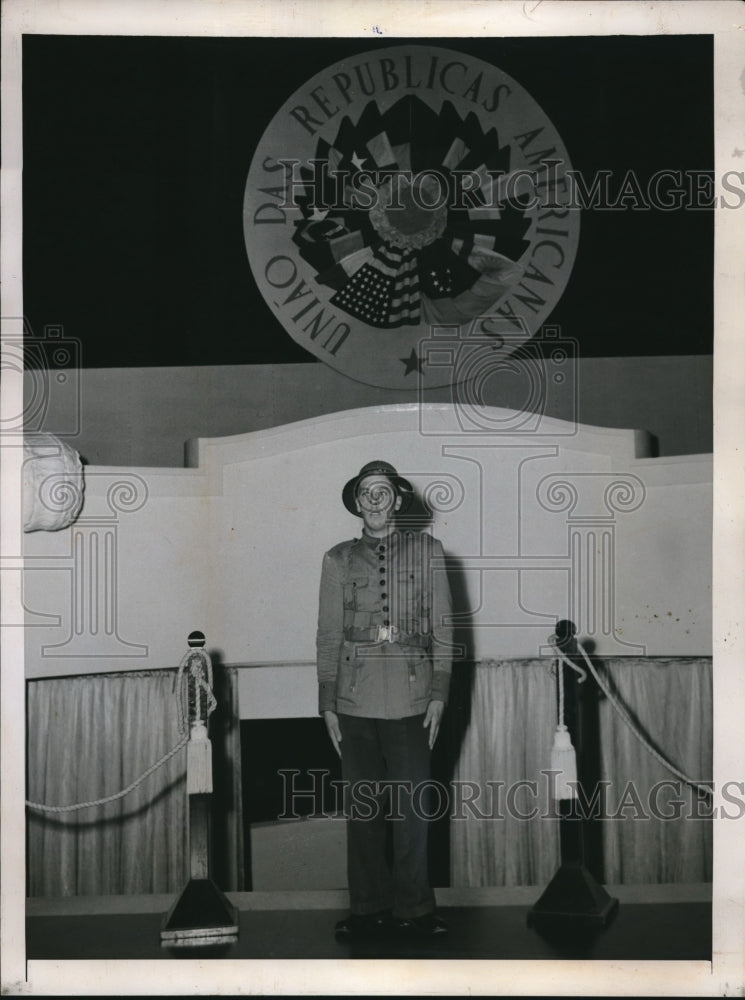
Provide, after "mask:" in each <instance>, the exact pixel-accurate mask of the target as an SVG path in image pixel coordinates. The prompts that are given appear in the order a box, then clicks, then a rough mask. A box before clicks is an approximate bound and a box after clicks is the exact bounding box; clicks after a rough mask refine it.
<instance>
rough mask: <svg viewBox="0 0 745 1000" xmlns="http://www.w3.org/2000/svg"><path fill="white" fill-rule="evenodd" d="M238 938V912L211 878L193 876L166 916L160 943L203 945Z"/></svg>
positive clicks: (171, 945)
mask: <svg viewBox="0 0 745 1000" xmlns="http://www.w3.org/2000/svg"><path fill="white" fill-rule="evenodd" d="M237 940H238V912H237V910H236V908H235V907H234V906H233V904H232V903H231V902H230V901H229V900H228V898H227V896H226V895H225V893H224V892H223V891H222V890H221V889H219V888H218V887H217V886H216V885H215V883H214V882H213V881H212V879H209V878H192V879H189V881H188V882H187V883H186V886H185V888H184V889H183V891H182V893H181V895H180V896H179V897H178V899H177V900H176V902H175V903H174V904H173V906H172V907H171V909H170V910H169V911H168V913H167V914H166V916H165V918H164V920H163V926H162V928H161V932H160V943H161V944H163V945H168V946H169V947H185V948H188V947H192V948H194V947H204V946H205V945H217V944H230V943H232V942H234V941H237Z"/></svg>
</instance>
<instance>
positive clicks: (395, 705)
mask: <svg viewBox="0 0 745 1000" xmlns="http://www.w3.org/2000/svg"><path fill="white" fill-rule="evenodd" d="M451 613H452V605H451V597H450V587H449V585H448V579H447V571H446V569H445V562H444V553H443V549H442V544H441V543H440V542H439V541H438V540H437V539H436V538H433V537H432V536H431V535H429V534H426V533H424V532H413V531H393V532H391V533H390V534H389V535H387V536H386V537H385V538H382V539H379V538H372V537H371V536H369V535H366V534H365V533H363V535H362V538H358V539H354V540H353V541H348V542H342V543H341V544H339V545H336V546H334V548H333V549H330V550H329V551H328V552H327V553H326V554H325V555H324V557H323V568H322V572H321V586H320V596H319V612H318V633H317V640H316V646H317V669H318V684H319V711H320V712H324V711H326V710H331V711H334V712H340V713H344V714H347V715H359V716H366V717H368V718H382V719H398V718H405V717H406V716H410V715H418V714H420V713H422V712H425V711H426V709H427V705H428V704H429V702H430V701H431V700H432V699H439V700H441V701H443V702H446V701H447V697H448V691H449V686H450V673H451V664H452V626H451V624H450V615H451Z"/></svg>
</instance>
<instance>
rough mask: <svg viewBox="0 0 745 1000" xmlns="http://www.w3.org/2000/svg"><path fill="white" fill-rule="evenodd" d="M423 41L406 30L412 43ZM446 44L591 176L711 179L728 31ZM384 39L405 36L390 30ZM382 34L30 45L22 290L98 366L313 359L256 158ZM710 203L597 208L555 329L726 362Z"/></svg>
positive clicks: (592, 342)
mask: <svg viewBox="0 0 745 1000" xmlns="http://www.w3.org/2000/svg"><path fill="white" fill-rule="evenodd" d="M403 41H406V40H398V43H401V42H403ZM416 41H417V42H419V43H425V42H427V41H432V43H433V44H440V45H444V46H447V47H451V48H454V49H460V50H462V51H466V52H469V53H471V54H472V55H474V56H477V57H480V58H482V59H486V60H488V61H491V62H492V63H494V64H495V65H497V66H498V67H499V68H500V69H502V70H504V71H505V72H507V73H508V74H509V75H510V76H512V77H514V78H515V80H516V81H517V82H518V83H519V84H520V85H521V86H523V87H524V88H525V89H526V90H527V91H528V92H529V93H530V94H531V95H532V96H533V98H534V99H535V100H536V101H537V102H538V103H539V104H540V106H541V107H542V108H543V109H544V110H545V112H546V113H547V115H548V116H549V118H550V119H551V121H552V122H553V123H554V125H555V126H556V127H557V129H558V131H559V134H560V135H561V137H562V139H563V140H564V142H565V143H566V146H567V149H568V151H569V155H570V157H571V160H572V164H573V167H574V168H575V169H576V170H578V171H581V172H582V174H583V175H584V176H585V177H586V178H592V177H593V176H594V175H595V173H596V172H598V171H600V170H612V171H613V175H614V178H615V179H616V183H619V182H620V179H621V178H622V177H623V175H624V174H625V172H626V171H627V170H632V169H633V170H634V171H636V173H637V175H638V176H639V178H640V179H641V181H642V183H644V182H645V180H646V178H648V177H649V176H651V175H652V174H653V173H654V172H655V171H657V170H660V169H670V170H684V171H693V170H712V169H713V48H712V39H711V37H710V36H674V37H664V36H660V37H655V36H649V37H645V36H640V37H627V36H619V37H584V38H546V39H541V38H531V39H522V38H509V39H501V38H495V39H488V40H482V39H479V40H475V39H453V38H444V39H439V40H438V39H433V40H426V39H416ZM379 44H380V45H383V46H384V47H388V46H390V45H395V44H397V41H396V40H394V39H389V38H384V39H382V40H380V43H379ZM374 49H375V43H374V41H373V40H372V39H359V38H354V39H313V40H308V39H267V38H262V39H255V38H245V39H234V38H231V39H224V38H217V39H205V38H165V37H159V38H150V37H116V36H115V37H97V36H86V37H76V36H56V37H47V36H25V37H24V42H23V101H24V115H23V122H24V178H23V190H24V259H23V264H24V295H25V314H26V317H27V320H28V322H29V324H30V327H31V329H32V330H33V331H34V333H35V334H36V335H37V336H38V335H40V334H41V332H42V331H43V328H44V327H45V326H46V325H48V324H60V325H62V326H64V331H65V334H66V336H68V337H72V338H78V339H79V340H80V341H81V342H82V357H81V361H82V365H83V367H108V366H140V365H202V364H262V363H282V362H298V361H307V362H314V361H315V359H314V358H313V356H312V355H310V354H308V353H307V352H306V351H305V350H303V349H302V348H300V347H299V346H297V345H296V344H295V343H294V341H293V340H292V339H291V338H290V337H289V335H288V334H286V333H285V331H284V330H283V329H282V327H281V326H280V325H279V324H278V322H277V321H276V319H275V318H274V316H273V315H272V314H271V312H270V311H269V310H268V308H267V307H266V306H265V304H264V301H263V299H262V297H261V295H260V294H259V292H258V290H257V289H256V286H255V284H254V281H253V277H252V274H251V270H250V267H249V264H248V260H247V256H246V251H245V247H244V242H243V228H242V202H243V193H244V187H245V182H246V176H247V172H248V168H249V164H250V161H251V156H252V152H253V150H254V148H255V146H256V143H257V141H258V140H259V138H260V136H261V134H262V133H263V131H264V129H265V128H266V126H267V124H268V123H269V122H270V120H271V118H272V117H273V115H274V113H275V112H276V110H277V109H278V108H279V107H280V106H281V105H282V104H283V102H284V101H285V100H286V99H287V98H288V97H289V96H290V95H291V94H292V93H293V92H294V91H295V90H296V89H297V88H298V87H299V86H301V85H302V84H303V83H304V82H305V81H307V79H308V78H309V77H310V76H312V75H313V74H315V73H316V72H318V71H320V70H322V69H323V68H325V67H326V66H328V65H329V64H331V63H333V62H335V61H337V60H339V59H341V58H343V57H345V56H350V55H355V54H358V53H361V52H369V51H374ZM712 279H713V213H712V212H711V211H707V210H699V211H692V210H686V209H681V210H678V211H668V212H663V211H659V210H652V211H646V212H640V211H622V212H617V211H616V212H603V211H595V210H589V211H585V212H584V213H583V217H582V224H581V232H580V244H579V252H578V256H577V260H576V264H575V268H574V271H573V273H572V276H571V279H570V282H569V285H568V287H567V289H566V291H565V294H564V296H563V297H562V299H561V300H560V302H559V304H558V305H557V307H556V308H555V310H554V312H553V314H552V316H551V322H552V323H554V324H555V323H558V324H561V326H562V328H563V333H564V335H566V336H570V337H573V338H576V339H577V340H578V341H579V351H580V354H581V355H583V356H586V357H600V356H605V357H613V356H648V355H676V354H709V353H711V350H712V300H713V292H712Z"/></svg>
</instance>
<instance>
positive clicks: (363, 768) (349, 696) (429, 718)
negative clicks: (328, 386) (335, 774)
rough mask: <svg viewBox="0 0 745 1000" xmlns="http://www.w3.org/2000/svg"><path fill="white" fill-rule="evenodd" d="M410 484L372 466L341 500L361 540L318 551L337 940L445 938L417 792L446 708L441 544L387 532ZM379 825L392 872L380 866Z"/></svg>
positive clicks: (386, 467)
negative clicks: (336, 792) (342, 880)
mask: <svg viewBox="0 0 745 1000" xmlns="http://www.w3.org/2000/svg"><path fill="white" fill-rule="evenodd" d="M412 497H413V489H412V486H411V484H410V483H409V482H408V481H407V480H406V479H404V478H403V477H402V476H399V475H398V473H397V472H396V469H395V468H394V467H393V466H392V465H390V464H389V463H388V462H383V461H375V462H370V463H368V464H367V465H365V466H363V468H362V469H360V472H359V474H358V475H357V476H355V477H354V478H353V479H350V481H349V482H348V483H347V484H346V486H345V487H344V489H343V491H342V501H343V503H344V506H345V507H346V508H347V510H349V511H350V512H351V513H352V514H355V515H356V516H357V517H360V518H361V519H362V522H363V530H362V537H361V538H357V539H354V540H353V541H348V542H342V543H341V544H339V545H336V546H335V547H334V548H332V549H331V550H330V551H328V552H327V553H326V554H325V556H324V559H323V569H322V574H321V586H320V599H319V615H318V634H317V654H318V658H317V666H318V682H319V711H320V712H321V714H322V715H323V717H324V720H325V722H326V727H327V730H328V733H329V736H330V738H331V741H332V743H333V745H334V748H335V750H336V752H337V753H338V754H339V756H340V757H341V763H342V778H343V781H344V787H345V814H346V816H347V821H348V822H347V872H348V882H349V893H350V904H351V906H350V909H351V913H350V915H349V916H348V917H347V918H346V919H345V920H342V921H340V923H339V924H337V927H336V935H337V937H338V938H341V939H343V938H348V937H356V936H371V935H377V934H381V933H388V932H390V931H396V932H399V933H402V934H417V935H426V936H430V935H439V934H443V933H446V932H447V927H446V925H445V923H444V921H443V920H442V919H441V917H439V915H438V914H436V913H435V898H434V893H433V891H432V889H431V887H430V885H429V879H428V873H427V819H426V818H425V817H426V815H427V810H426V808H425V806H424V804H423V803H424V800H423V799H422V798H421V794H419V795H418V794H417V792H416V788H417V786H420V785H422V783H424V787H426V783H427V782H428V780H429V775H430V754H431V750H432V747H433V746H434V743H435V740H436V738H437V732H438V729H439V726H440V720H441V718H442V713H443V710H444V707H445V703H446V701H447V697H448V690H449V685H450V672H451V656H452V628H451V626H450V624H449V616H450V613H451V598H450V589H449V586H448V581H447V575H446V572H445V567H444V561H443V559H444V557H443V550H442V544H441V543H440V542H439V541H438V540H437V539H436V538H433V537H432V536H431V535H430V534H427V533H424V532H415V531H401V530H396V529H395V527H394V517H395V515H396V513H397V512H399V511H403V510H405V509H406V507H408V505H409V504H410V502H411V499H412ZM387 817H388V818H389V819H390V821H391V824H392V841H393V864H392V867H389V865H388V864H387V860H386V827H387Z"/></svg>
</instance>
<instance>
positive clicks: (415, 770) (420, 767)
mask: <svg viewBox="0 0 745 1000" xmlns="http://www.w3.org/2000/svg"><path fill="white" fill-rule="evenodd" d="M338 718H339V729H340V731H341V737H342V742H341V753H342V757H341V762H342V779H343V781H344V806H345V815H346V816H347V877H348V882H349V896H350V910H351V912H352V913H353V914H358V915H365V914H370V913H377V912H379V911H381V910H388V909H390V910H392V911H393V916H394V917H402V918H404V917H405V918H410V917H419V916H422V915H423V914H425V913H430V912H431V911H432V910H434V908H435V897H434V893H433V891H432V889H431V888H430V885H429V875H428V869H427V832H428V820H427V818H426V816H427V811H428V810H427V805H426V790H427V784H426V783H427V782H428V781H429V776H430V754H431V751H430V749H429V745H428V739H429V729H425V728H424V726H423V725H422V723H423V721H424V715H413V716H409V717H408V718H405V719H368V718H363V717H360V716H353V715H343V714H340V715H339V717H338ZM417 786H423V787H420V790H419V792H417V791H416V789H417ZM388 824H390V827H391V833H392V841H393V865H392V868H391V867H390V866H389V864H388V859H387V855H386V837H387V826H388Z"/></svg>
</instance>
